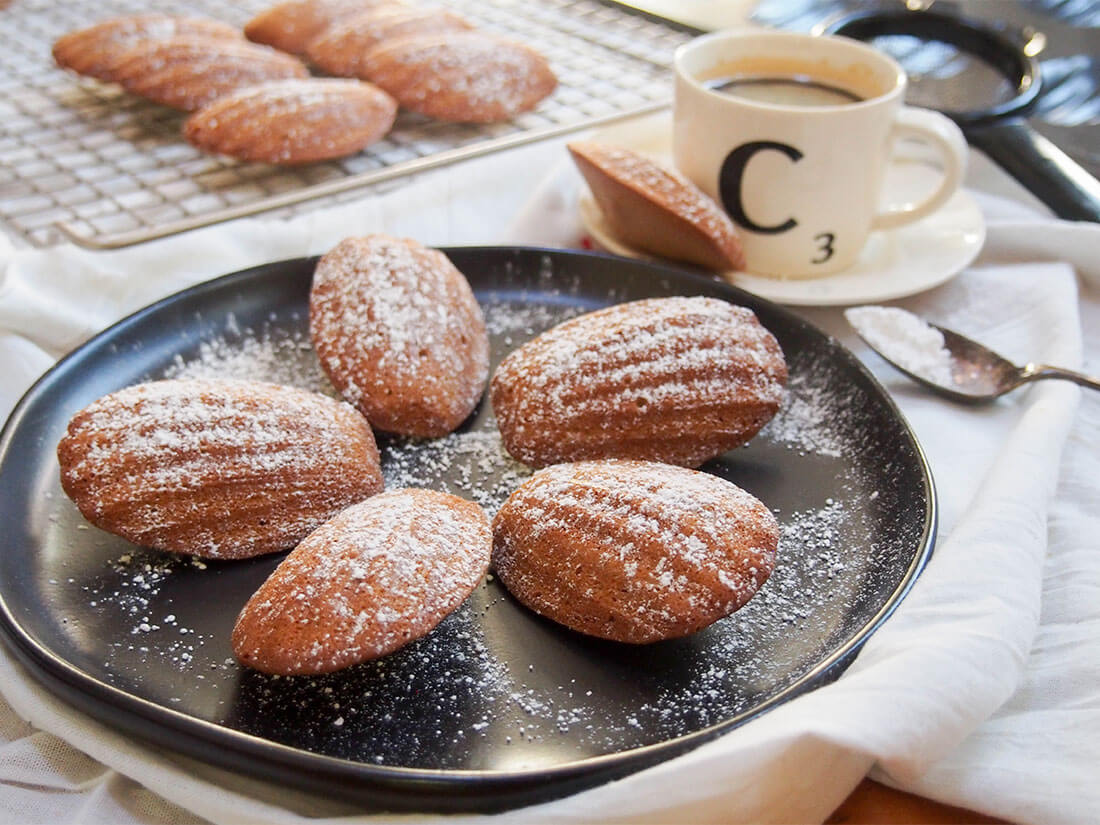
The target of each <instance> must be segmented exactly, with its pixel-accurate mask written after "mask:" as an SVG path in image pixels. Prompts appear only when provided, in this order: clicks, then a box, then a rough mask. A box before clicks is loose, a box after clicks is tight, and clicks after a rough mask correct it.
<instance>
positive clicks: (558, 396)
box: [492, 297, 787, 466]
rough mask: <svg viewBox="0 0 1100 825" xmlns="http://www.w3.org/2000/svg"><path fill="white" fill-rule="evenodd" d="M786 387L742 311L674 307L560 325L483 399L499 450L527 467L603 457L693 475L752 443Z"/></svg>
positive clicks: (650, 306)
mask: <svg viewBox="0 0 1100 825" xmlns="http://www.w3.org/2000/svg"><path fill="white" fill-rule="evenodd" d="M786 378H787V370H786V366H785V364H784V361H783V356H782V353H781V351H780V350H779V347H778V345H777V344H776V342H775V339H774V337H773V336H772V335H771V333H770V332H768V331H767V330H766V329H765V328H764V327H763V326H762V325H761V324H759V323H758V321H757V319H756V316H755V315H754V314H753V313H752V312H751V311H750V310H748V309H745V308H744V307H734V306H731V305H730V304H729V303H727V302H725V301H720V300H717V299H713V298H702V297H698V298H683V297H672V298H659V299H649V300H642V301H633V302H629V303H625V304H619V305H617V306H613V307H610V308H607V309H604V310H600V311H597V312H593V313H589V314H587V315H583V316H581V317H578V318H574V319H572V320H570V321H566V322H564V323H562V324H559V325H558V326H556V327H554V328H553V329H551V330H549V331H547V332H546V333H544V334H542V335H540V336H539V337H538V338H536V339H535V340H533V341H531V342H530V343H528V344H526V345H524V346H523V347H521V348H520V349H517V350H515V351H514V352H512V353H511V354H510V355H509V356H508V357H507V358H505V359H504V361H503V362H502V363H501V365H500V367H498V369H497V371H496V373H495V374H494V376H493V382H492V398H493V407H494V410H495V412H496V414H497V416H498V419H499V421H500V426H501V432H502V434H503V435H504V438H505V443H506V444H507V445H508V448H509V450H510V451H511V452H512V453H513V454H514V455H516V456H518V457H519V458H521V459H523V460H524V461H526V462H528V463H531V464H533V465H536V466H545V465H546V464H550V463H553V462H555V461H571V460H578V459H584V458H597V457H601V456H603V455H608V454H611V455H615V456H619V457H631V458H653V459H660V460H665V461H669V462H671V463H676V464H683V465H687V466H696V465H698V464H700V463H702V462H703V461H705V460H707V459H709V458H711V457H713V456H715V455H717V454H719V453H721V452H724V451H725V450H727V449H730V448H732V447H733V446H737V445H738V444H741V443H744V442H745V441H747V440H748V439H749V438H750V437H751V436H752V435H754V434H755V433H756V432H757V430H758V429H759V428H760V426H761V424H762V423H763V422H764V421H767V420H768V418H770V417H771V415H772V413H773V412H774V410H775V409H776V407H777V406H778V405H779V401H780V399H781V397H782V392H783V384H784V383H785V381H786Z"/></svg>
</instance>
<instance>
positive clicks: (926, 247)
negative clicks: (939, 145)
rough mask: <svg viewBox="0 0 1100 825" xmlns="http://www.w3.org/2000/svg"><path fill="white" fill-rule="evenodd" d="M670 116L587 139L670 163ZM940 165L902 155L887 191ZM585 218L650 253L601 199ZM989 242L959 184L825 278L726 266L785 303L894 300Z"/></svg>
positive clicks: (944, 275)
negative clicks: (610, 217)
mask: <svg viewBox="0 0 1100 825" xmlns="http://www.w3.org/2000/svg"><path fill="white" fill-rule="evenodd" d="M671 135H672V123H671V116H670V115H669V113H668V112H659V113H657V114H654V115H647V116H645V117H643V118H638V119H635V120H630V121H626V122H624V123H619V124H616V125H615V126H611V127H608V128H605V129H601V130H599V131H597V132H594V133H593V134H592V135H591V136H590V137H589V138H587V139H588V140H592V141H594V142H597V143H610V144H614V145H616V146H622V147H625V148H627V149H633V150H634V151H637V152H643V153H645V154H648V155H650V156H651V157H653V158H655V159H657V160H659V161H661V162H663V163H668V164H670V165H671V163H672V158H671V147H670V145H669V144H670V141H671ZM936 175H937V172H936V170H935V169H933V168H931V167H930V166H928V165H927V164H926V163H924V162H922V161H921V160H920V159H919V158H906V157H897V158H895V159H894V160H893V161H892V162H891V164H890V168H889V170H888V171H887V176H886V190H887V194H886V198H887V200H888V201H889V202H891V203H895V202H899V201H901V200H904V199H906V198H907V197H908V198H912V197H919V196H920V195H921V194H922V193H924V192H927V191H928V190H929V189H930V187H931V186H933V185H934V183H935V176H936ZM578 206H579V209H580V217H581V222H582V223H583V224H584V227H585V229H586V230H587V231H588V233H589V234H590V235H591V236H592V240H593V241H595V243H596V244H598V245H599V246H601V247H603V248H604V249H606V250H607V251H609V252H614V253H615V254H617V255H623V256H626V257H631V258H652V256H649V255H646V254H645V253H642V252H639V251H638V250H635V249H633V248H631V247H629V246H627V245H626V244H624V243H622V242H621V241H619V240H618V239H617V238H615V236H614V235H613V234H612V232H611V230H610V228H609V227H608V225H607V222H606V221H605V220H604V217H603V214H602V213H601V212H600V209H599V207H598V206H597V205H596V202H595V200H593V198H592V196H591V195H590V194H589V193H588V192H587V191H585V192H583V194H582V195H581V196H580V199H579V204H578ZM984 243H985V220H984V219H983V217H982V213H981V210H979V209H978V205H977V203H975V201H974V199H973V198H972V197H971V196H970V195H969V194H968V193H967V192H965V191H963V190H961V189H960V190H959V191H957V192H956V193H955V194H954V195H953V196H952V197H951V199H950V200H948V202H947V203H946V204H944V206H943V207H942V208H940V209H939V210H938V211H937V212H935V213H934V214H932V215H929V216H928V217H926V218H923V219H922V220H919V221H917V222H915V223H912V224H909V225H908V226H904V227H901V228H900V229H892V230H888V231H880V232H872V233H871V237H870V238H868V240H867V245H866V246H865V247H864V248H863V252H862V253H861V254H860V256H859V259H858V260H857V261H856V262H855V263H854V264H853V265H852V266H850V267H848V268H847V269H844V270H842V271H840V272H838V273H836V274H833V275H826V276H824V277H821V278H807V279H793V278H792V279H782V278H769V277H763V276H760V275H752V274H750V273H747V272H724V273H722V277H723V278H724V279H725V280H727V281H729V282H730V283H732V284H733V285H734V286H738V287H741V288H742V289H745V290H748V291H749V292H752V293H753V294H754V295H759V296H760V297H762V298H768V299H769V300H772V301H776V302H777V303H781V304H790V305H796V306H848V305H852V304H868V303H877V302H880V301H889V300H892V299H894V298H902V297H905V296H907V295H914V294H916V293H918V292H923V291H925V290H927V289H931V288H932V287H935V286H939V285H940V284H942V283H944V282H945V281H947V280H949V279H950V278H952V277H954V276H955V275H957V274H958V273H959V272H960V271H962V270H963V269H964V268H966V266H967V265H969V264H970V263H971V262H972V261H973V260H974V258H975V257H977V255H978V253H979V252H980V251H981V248H982V244H984Z"/></svg>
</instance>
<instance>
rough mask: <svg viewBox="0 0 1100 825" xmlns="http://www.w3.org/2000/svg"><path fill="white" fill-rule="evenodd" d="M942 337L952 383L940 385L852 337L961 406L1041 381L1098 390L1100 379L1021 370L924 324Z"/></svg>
mask: <svg viewBox="0 0 1100 825" xmlns="http://www.w3.org/2000/svg"><path fill="white" fill-rule="evenodd" d="M928 326H930V327H932V329H935V330H939V332H940V333H941V334H942V335H943V346H944V349H946V350H947V351H948V352H949V353H950V354H951V377H952V379H953V383H952V384H950V385H948V384H943V383H940V382H938V381H934V380H931V379H929V378H928V377H927V376H924V375H920V374H918V373H915V372H912V371H910V370H908V369H906V368H905V367H903V366H902V365H901V364H898V363H897V362H896V361H894V360H892V359H891V358H890V357H889V356H888V355H887V354H885V353H883V352H882V350H881V349H879V348H878V347H876V346H875V345H874V344H872V343H871V342H870V341H868V340H867V339H866V338H865V337H864V336H863V335H861V334H860V332H859V330H858V329H856V334H857V335H859V337H860V338H861V339H862V340H863V342H864V343H865V344H867V346H869V347H870V348H871V349H873V350H874V351H875V352H877V353H878V354H879V355H881V356H882V358H883V360H885V361H886V362H887V363H889V364H890V365H891V366H893V367H895V368H896V369H898V370H899V371H901V372H903V373H905V374H906V375H907V376H909V377H910V378H912V379H913V380H914V381H916V382H917V383H918V384H923V385H924V386H926V387H928V388H929V389H931V390H933V391H934V392H937V393H939V394H940V395H942V396H944V397H946V398H950V399H951V400H953V401H961V402H963V403H965V404H982V403H986V402H989V401H993V400H995V399H997V398H1000V397H1001V396H1002V395H1004V394H1005V393H1008V392H1011V391H1012V390H1014V389H1016V388H1017V387H1019V386H1021V385H1023V384H1027V383H1030V382H1031V381H1040V380H1042V379H1044V378H1061V379H1064V380H1066V381H1072V382H1074V383H1075V384H1080V385H1081V386H1082V387H1089V388H1090V389H1094V390H1100V378H1093V377H1092V376H1089V375H1085V374H1084V373H1081V372H1074V371H1073V370H1067V369H1063V368H1061V367H1052V366H1048V365H1046V364H1025V365H1024V366H1022V367H1019V366H1017V365H1016V364H1013V363H1012V362H1011V361H1009V360H1008V359H1006V358H1003V357H1002V356H1000V355H998V354H997V353H995V352H993V350H991V349H988V348H987V347H984V346H982V345H981V344H979V343H978V342H977V341H972V340H970V339H969V338H967V337H965V336H963V335H959V333H957V332H953V331H952V330H949V329H945V328H944V327H941V326H937V325H936V324H928Z"/></svg>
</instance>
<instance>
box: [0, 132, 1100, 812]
mask: <svg viewBox="0 0 1100 825" xmlns="http://www.w3.org/2000/svg"><path fill="white" fill-rule="evenodd" d="M579 186H580V182H579V177H578V176H577V175H576V173H575V172H574V171H573V169H572V168H571V167H570V166H569V164H568V161H567V160H566V159H565V153H564V150H563V148H562V145H561V141H552V142H548V143H542V144H538V145H536V146H532V147H527V148H525V149H520V150H513V151H511V152H508V153H505V154H502V155H499V156H495V157H491V158H486V159H482V160H479V161H474V162H470V163H467V164H464V165H462V166H457V167H452V168H449V169H444V170H440V171H437V172H434V173H431V174H430V175H425V176H422V177H420V178H418V179H416V180H415V181H413V182H410V183H409V184H408V185H406V186H404V187H402V188H400V189H398V190H395V191H391V192H389V193H387V194H385V195H382V196H378V197H367V198H364V199H362V200H360V201H357V202H353V203H347V204H344V205H341V206H339V207H336V208H333V209H330V210H327V211H325V212H323V213H313V214H309V215H305V216H303V217H299V218H296V219H293V220H290V221H288V222H281V221H272V220H262V219H252V220H244V221H238V222H235V223H233V224H229V225H223V226H219V227H214V228H210V229H206V230H201V231H197V232H193V233H190V234H189V235H187V236H182V237H175V238H169V239H166V240H163V241H158V242H154V243H149V244H145V245H143V246H140V247H136V248H131V249H126V250H120V251H116V252H98V253H96V252H87V251H82V250H77V249H74V248H69V247H60V248H55V249H50V250H45V251H35V250H16V249H13V248H5V246H6V244H5V242H4V241H3V240H2V239H0V267H2V273H3V274H2V281H0V370H2V381H0V411H2V412H3V413H4V414H6V413H7V412H8V411H9V410H10V408H11V407H12V405H13V404H14V403H15V402H16V400H17V398H18V396H19V395H20V394H21V392H22V391H23V390H24V389H25V388H26V387H27V386H28V385H29V384H30V382H31V381H32V380H33V379H34V378H36V377H37V376H38V375H39V374H40V373H41V372H42V371H43V370H45V369H46V368H48V367H49V365H50V364H51V363H52V361H53V360H54V359H55V358H57V357H59V356H60V355H62V354H63V353H65V352H66V351H68V350H69V349H71V348H72V347H74V346H76V345H77V344H79V343H80V342H81V341H83V340H85V339H87V338H88V337H89V336H91V335H92V334H94V333H95V332H97V331H98V330H100V329H102V328H103V327H105V326H107V325H108V324H109V323H111V322H112V321H114V320H116V319H117V318H119V317H121V316H122V315H124V314H126V313H127V312H129V311H132V310H134V309H136V308H138V307H140V306H142V305H144V304H146V303H148V302H150V301H152V300H154V299H156V298H159V297H161V296H163V295H166V294H168V293H170V292H173V291H175V290H177V289H179V288H181V287H184V286H187V285H189V284H191V283H194V282H197V281H200V280H203V279H206V278H209V277H213V276H216V275H219V274H222V273H225V272H230V271H233V270H236V269H239V268H242V267H245V266H248V265H251V264H254V263H258V262H262V261H269V260H278V259H282V258H288V257H294V256H298V255H303V254H312V253H317V252H322V251H324V250H326V249H327V248H329V247H330V246H332V245H333V244H334V243H335V242H336V241H337V240H339V239H340V238H341V237H344V236H346V235H351V234H361V233H366V232H372V231H386V232H391V233H395V234H399V235H406V236H409V237H413V238H416V239H418V240H420V241H422V242H425V243H429V244H474V243H477V244H481V243H486V244H504V243H535V244H544V245H545V244H550V245H559V246H569V245H574V244H576V243H577V242H578V240H579V237H580V234H581V228H580V226H579V223H578V220H577V215H576V196H577V192H578V187H579ZM969 186H970V188H971V189H972V190H973V191H974V192H975V194H976V196H977V197H978V199H979V202H980V204H981V206H982V208H983V211H984V213H985V215H986V218H987V222H988V228H989V233H988V240H987V244H986V248H985V250H984V252H983V253H982V255H981V256H980V257H979V259H978V260H977V261H976V262H975V263H974V264H973V265H972V266H971V267H969V268H968V269H967V270H965V271H964V272H963V273H961V274H960V275H959V276H958V277H956V278H955V279H953V280H951V281H950V282H949V283H947V284H945V285H944V286H941V287H939V288H937V289H934V290H932V291H930V292H927V293H925V294H922V295H918V296H914V297H911V298H907V299H904V300H901V301H897V302H895V303H896V304H897V305H899V306H903V307H905V308H907V309H909V310H912V311H914V312H917V313H919V314H922V315H924V316H926V317H929V318H932V319H935V320H937V321H939V322H942V323H944V324H945V325H947V326H952V327H955V328H957V329H959V330H960V331H963V332H965V333H968V334H971V335H973V336H975V337H977V338H979V339H981V340H982V341H984V342H986V343H987V344H989V345H992V346H994V347H995V348H997V349H999V350H1001V351H1002V352H1003V353H1004V354H1006V355H1007V356H1009V357H1011V358H1014V359H1018V360H1021V361H1022V360H1029V359H1032V360H1045V361H1048V362H1051V363H1057V364H1060V365H1065V366H1069V367H1073V366H1079V365H1081V364H1082V362H1083V361H1084V364H1085V366H1086V367H1087V368H1088V369H1090V370H1091V371H1092V372H1093V373H1097V372H1100V226H1097V225H1070V224H1065V223H1060V222H1057V221H1053V220H1051V219H1049V218H1047V217H1043V216H1042V215H1041V213H1040V212H1037V211H1034V209H1033V204H1032V203H1028V198H1027V196H1026V193H1022V192H1021V191H1020V190H1018V189H1017V188H1016V187H1015V186H1014V184H1012V183H1011V182H1010V181H1009V180H1008V179H1007V178H1006V177H1004V176H1003V175H1001V174H1000V173H999V172H998V171H997V170H996V169H994V168H993V167H992V166H991V165H990V164H989V163H988V162H987V161H985V160H984V159H983V158H981V157H977V158H975V159H974V164H973V168H972V171H971V174H970V177H969ZM990 193H995V194H990ZM1006 194H1007V195H1010V196H1012V197H1011V199H1005V198H1004V197H1002V196H1003V195H1006ZM801 314H803V315H804V316H805V317H807V318H808V319H809V320H811V321H812V322H814V323H816V324H818V325H819V326H821V327H822V328H824V329H825V330H826V331H828V332H830V333H832V334H834V335H836V336H837V337H838V338H840V339H841V340H842V341H843V342H845V343H846V344H848V345H850V346H851V347H852V348H853V349H854V350H855V351H856V352H857V353H858V355H859V356H860V357H861V358H863V359H864V360H865V362H866V363H867V364H868V366H870V367H871V369H872V370H873V371H874V372H875V374H876V375H877V376H878V377H879V379H880V380H881V381H882V382H883V383H884V384H885V385H886V387H887V388H888V389H889V391H890V392H891V394H892V395H893V396H894V398H895V399H896V400H897V402H898V404H899V405H900V407H901V409H902V410H903V412H904V414H905V415H906V417H907V418H908V420H909V421H910V423H911V425H912V426H913V428H914V430H915V431H916V433H917V435H918V437H919V438H920V440H921V442H922V444H923V446H924V447H925V449H926V451H927V453H928V456H929V460H930V462H931V465H932V468H933V472H934V475H935V478H936V481H937V486H938V490H939V493H940V496H941V504H942V511H941V522H940V532H939V541H938V545H937V550H936V553H935V556H934V557H933V559H932V561H931V563H930V564H929V566H928V568H927V569H926V571H925V572H924V574H923V575H922V577H921V578H920V580H919V582H918V583H917V586H916V587H915V588H914V590H913V591H912V593H911V594H910V595H909V597H908V598H907V599H906V601H905V602H904V603H903V604H902V606H901V608H900V609H899V610H898V612H897V613H896V614H895V615H894V616H893V617H892V618H891V619H890V620H889V621H888V622H887V623H886V625H885V626H884V627H883V628H882V629H881V630H880V631H879V632H878V633H877V634H876V635H875V636H874V637H873V638H872V639H871V641H870V642H869V643H868V644H867V646H866V647H865V649H864V650H863V652H862V653H861V655H860V656H859V658H858V659H857V661H856V662H855V664H854V665H853V666H852V667H851V668H850V669H849V670H848V672H847V673H846V674H845V675H844V676H843V677H842V678H841V679H840V680H839V681H837V682H836V683H834V684H832V685H830V686H828V687H825V688H822V689H819V690H817V691H815V692H812V693H810V694H808V695H806V696H803V697H801V698H799V699H797V700H795V701H793V702H790V703H788V704H786V705H784V706H782V707H780V708H777V709H776V710H774V711H772V712H770V713H768V714H766V715H764V716H763V717H761V718H759V719H757V720H755V721H753V722H751V723H749V724H748V725H746V726H744V727H742V728H740V729H738V730H736V731H734V732H732V733H731V734H729V735H727V736H725V737H723V738H721V739H719V740H716V741H714V742H711V743H709V744H707V745H705V746H704V747H701V748H699V749H697V750H695V751H693V752H691V753H689V754H687V755H685V756H683V757H680V758H678V759H676V760H673V761H670V762H667V763H664V764H662V765H659V766H657V767H655V768H652V769H649V770H647V771H645V772H643V773H640V774H635V775H633V776H630V777H627V778H625V779H623V780H621V781H618V782H615V783H611V784H608V785H604V786H602V787H599V788H596V789H593V790H591V791H587V792H585V793H582V794H579V795H577V796H573V797H570V798H566V799H562V800H558V801H556V802H552V803H548V804H546V805H542V806H538V807H535V808H531V809H527V810H525V811H523V813H522V819H523V820H524V821H528V822H551V821H554V822H562V821H566V822H588V821H599V822H641V821H647V822H669V821H678V822H682V821H693V822H719V821H721V822H734V821H755V822H765V821H767V822H815V821H821V820H822V819H823V818H824V817H825V816H827V815H828V814H829V812H831V810H832V809H833V808H834V807H835V806H836V805H837V804H838V803H839V802H840V801H841V800H842V799H843V798H844V797H845V796H846V795H847V794H848V793H849V792H850V790H851V789H852V788H853V787H854V786H855V785H856V783H857V782H858V781H859V780H860V778H862V777H863V776H864V775H865V774H866V773H867V772H868V771H870V772H871V773H872V775H873V776H874V777H876V778H878V779H880V780H883V781H885V782H888V783H890V784H893V785H896V786H899V787H902V788H905V789H908V790H912V791H915V792H917V793H921V794H924V795H927V796H929V797H932V798H935V799H939V800H943V801H945V802H949V803H953V804H957V805H963V806H966V807H969V808H973V809H976V810H979V811H983V812H987V813H989V814H994V815H998V816H1001V817H1005V818H1008V819H1011V820H1013V821H1017V822H1028V823H1032V822H1034V823H1039V822H1051V823H1054V822H1060V823H1069V822H1080V823H1087V822H1093V821H1095V819H1096V817H1097V816H1098V815H1100V782H1098V781H1097V780H1098V779H1100V540H1098V538H1097V537H1098V536H1100V514H1098V508H1097V507H1096V504H1097V501H1098V496H1097V478H1100V448H1098V445H1100V395H1098V394H1096V393H1090V394H1087V397H1082V393H1081V391H1080V390H1079V389H1078V388H1076V387H1074V386H1072V385H1070V384H1068V383H1063V382H1044V383H1042V384H1038V385H1035V386H1033V387H1031V388H1030V389H1027V390H1025V391H1020V392H1017V393H1015V394H1014V395H1012V396H1011V397H1009V398H1007V399H1004V400H1002V401H1001V402H999V403H997V404H995V405H993V406H990V407H985V408H979V409H972V408H963V407H958V406H953V405H950V404H948V403H947V402H944V401H941V400H938V399H936V398H933V397H931V396H930V395H928V394H926V393H925V392H924V391H922V390H921V389H919V388H917V387H915V386H913V385H911V384H909V383H907V381H906V380H905V379H904V378H902V377H900V376H899V375H898V374H896V373H894V372H892V371H891V370H890V368H889V367H887V366H885V365H884V364H883V362H881V360H879V359H878V358H877V356H875V355H874V354H873V353H870V352H869V351H867V350H866V349H865V348H863V347H861V346H860V345H858V344H857V342H856V340H855V338H854V336H853V335H852V334H851V332H850V331H849V330H848V329H847V327H846V324H845V323H844V321H843V319H842V316H841V310H840V309H839V308H823V309H812V310H801ZM0 691H2V693H3V696H4V699H5V700H6V701H0V821H5V822H8V821H10V822H43V823H45V822H49V823H53V824H54V825H59V823H67V822H73V823H75V822H81V823H98V822H139V823H185V822H199V821H203V820H204V819H206V820H210V821H215V822H246V821H247V822H257V823H259V822H264V823H267V822H270V823H289V822H298V821H303V820H305V819H309V820H315V819H317V818H322V819H324V818H329V817H334V818H339V819H340V821H341V822H359V821H362V822H367V821H370V822H375V821H391V820H398V819H401V820H402V821H405V820H417V819H419V818H420V817H418V816H415V815H405V816H401V817H398V816H390V815H386V814H384V813H378V812H371V811H364V810H361V809H356V808H353V807H350V806H348V805H345V804H342V803H337V802H332V801H327V800H319V799H316V798H312V797H308V796H306V795H303V794H298V793H295V792H293V791H290V790H287V789H285V788H279V787H275V786H273V785H269V784H266V783H262V782H258V781H251V780H247V779H242V778H241V777H240V776H238V775H235V774H233V775H231V774H228V773H225V772H223V771H220V770H217V769H214V768H210V767H207V766H204V765H201V764H199V763H196V762H194V761H192V760H190V759H186V758H182V757H179V756H175V755H173V754H169V753H158V752H154V751H153V750H151V749H149V748H147V747H145V746H144V745H141V744H138V743H136V742H134V741H132V740H130V739H128V738H126V737H124V736H122V735H120V734H119V733H117V732H116V731H113V730H111V729H109V728H107V727H105V726H103V725H101V724H100V723H98V722H97V721H95V720H93V719H90V718H88V717H86V716H84V715H82V714H80V713H77V712H76V711H74V710H72V709H70V708H69V707H68V706H66V705H65V704H64V703H62V702H59V701H58V700H56V699H54V698H53V697H52V696H51V695H49V694H47V693H45V692H44V691H43V690H41V689H40V688H39V687H38V686H37V684H36V683H35V682H34V681H33V680H32V679H30V678H29V677H28V676H27V675H26V674H25V673H24V672H23V671H22V669H21V668H20V667H19V666H17V665H16V664H15V663H14V662H13V661H12V659H11V657H10V656H8V655H7V654H6V653H4V652H2V651H0ZM425 818H426V817H425ZM456 819H460V820H461V821H467V820H470V821H472V820H474V819H480V817H472V816H471V817H458V818H456Z"/></svg>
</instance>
